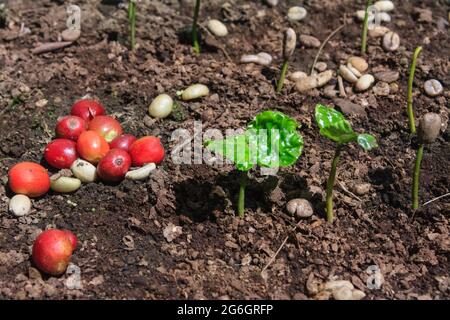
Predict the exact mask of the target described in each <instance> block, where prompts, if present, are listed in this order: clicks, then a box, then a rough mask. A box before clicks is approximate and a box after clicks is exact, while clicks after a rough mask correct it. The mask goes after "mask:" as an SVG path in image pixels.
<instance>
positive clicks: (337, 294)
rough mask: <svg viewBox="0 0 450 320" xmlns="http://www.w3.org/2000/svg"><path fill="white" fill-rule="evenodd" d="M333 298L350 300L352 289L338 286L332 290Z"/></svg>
mask: <svg viewBox="0 0 450 320" xmlns="http://www.w3.org/2000/svg"><path fill="white" fill-rule="evenodd" d="M333 298H334V299H335V300H352V299H353V294H352V289H349V288H347V287H340V288H338V289H335V290H333Z"/></svg>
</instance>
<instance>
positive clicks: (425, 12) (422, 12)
mask: <svg viewBox="0 0 450 320" xmlns="http://www.w3.org/2000/svg"><path fill="white" fill-rule="evenodd" d="M414 11H415V12H416V13H417V15H418V18H417V20H418V21H419V22H427V23H432V22H433V13H432V12H431V10H430V9H421V8H414Z"/></svg>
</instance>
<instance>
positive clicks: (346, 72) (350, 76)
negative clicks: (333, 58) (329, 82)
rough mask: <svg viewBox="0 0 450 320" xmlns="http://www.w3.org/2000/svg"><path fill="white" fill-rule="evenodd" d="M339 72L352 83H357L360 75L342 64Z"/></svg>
mask: <svg viewBox="0 0 450 320" xmlns="http://www.w3.org/2000/svg"><path fill="white" fill-rule="evenodd" d="M339 74H340V75H341V76H342V78H344V79H345V80H347V81H348V82H350V83H356V82H357V81H358V77H357V76H356V75H355V74H354V73H353V72H352V71H351V70H350V69H349V68H347V66H344V65H341V66H340V67H339Z"/></svg>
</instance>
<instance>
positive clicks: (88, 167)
mask: <svg viewBox="0 0 450 320" xmlns="http://www.w3.org/2000/svg"><path fill="white" fill-rule="evenodd" d="M70 169H71V170H72V173H73V175H74V176H75V177H77V178H78V179H80V181H81V182H93V181H95V179H96V178H97V168H96V167H95V166H94V165H93V164H92V163H90V162H87V161H85V160H83V159H77V160H75V161H74V163H73V164H72V166H71V167H70Z"/></svg>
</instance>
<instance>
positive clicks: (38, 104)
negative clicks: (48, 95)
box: [35, 99, 48, 108]
mask: <svg viewBox="0 0 450 320" xmlns="http://www.w3.org/2000/svg"><path fill="white" fill-rule="evenodd" d="M47 103H48V100H47V99H40V100H38V101H36V104H35V105H36V107H38V108H43V107H45V106H46V105H47Z"/></svg>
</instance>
